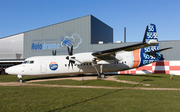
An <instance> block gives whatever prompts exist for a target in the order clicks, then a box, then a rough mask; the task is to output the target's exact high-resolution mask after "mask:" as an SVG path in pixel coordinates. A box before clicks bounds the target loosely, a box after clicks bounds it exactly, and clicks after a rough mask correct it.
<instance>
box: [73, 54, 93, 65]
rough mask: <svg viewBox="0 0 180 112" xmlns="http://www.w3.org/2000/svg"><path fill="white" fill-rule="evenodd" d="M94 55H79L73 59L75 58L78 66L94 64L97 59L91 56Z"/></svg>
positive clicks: (75, 55)
mask: <svg viewBox="0 0 180 112" xmlns="http://www.w3.org/2000/svg"><path fill="white" fill-rule="evenodd" d="M91 54H92V53H91V52H89V53H77V54H74V55H73V57H75V61H76V62H75V63H76V64H81V63H92V62H93V59H94V58H96V57H94V56H93V55H91Z"/></svg>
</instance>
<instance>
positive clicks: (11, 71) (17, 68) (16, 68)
mask: <svg viewBox="0 0 180 112" xmlns="http://www.w3.org/2000/svg"><path fill="white" fill-rule="evenodd" d="M20 69H21V67H20V66H12V67H8V68H6V69H5V72H6V73H7V74H10V75H17V74H19V73H20Z"/></svg>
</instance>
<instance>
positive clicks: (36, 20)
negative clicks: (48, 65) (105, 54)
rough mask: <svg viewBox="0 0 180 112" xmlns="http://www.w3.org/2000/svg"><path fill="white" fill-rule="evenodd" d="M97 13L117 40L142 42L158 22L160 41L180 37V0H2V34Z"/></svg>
mask: <svg viewBox="0 0 180 112" xmlns="http://www.w3.org/2000/svg"><path fill="white" fill-rule="evenodd" d="M90 14H91V15H93V16H95V17H96V18H98V19H99V20H101V21H103V22H104V23H106V24H107V25H109V26H110V27H112V28H113V30H114V32H113V33H114V42H115V41H119V40H121V41H123V40H124V27H126V31H127V40H126V41H127V42H140V41H142V39H143V36H144V32H145V28H146V25H148V24H150V23H154V24H156V28H157V34H158V37H159V40H160V41H164V40H180V36H179V32H180V31H179V30H180V0H0V38H2V37H6V36H10V35H14V34H18V33H21V32H25V31H29V30H32V29H36V28H40V27H44V26H48V25H52V24H55V23H60V22H64V21H67V20H71V19H75V18H78V17H82V16H86V15H90Z"/></svg>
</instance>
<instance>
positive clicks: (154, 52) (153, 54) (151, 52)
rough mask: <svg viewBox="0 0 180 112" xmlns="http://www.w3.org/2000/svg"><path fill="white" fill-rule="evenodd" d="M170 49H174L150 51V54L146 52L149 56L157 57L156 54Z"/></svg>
mask: <svg viewBox="0 0 180 112" xmlns="http://www.w3.org/2000/svg"><path fill="white" fill-rule="evenodd" d="M168 49H172V47H167V48H164V49H159V50H156V51H150V52H146V54H149V55H151V56H154V57H155V56H156V52H161V51H165V50H168Z"/></svg>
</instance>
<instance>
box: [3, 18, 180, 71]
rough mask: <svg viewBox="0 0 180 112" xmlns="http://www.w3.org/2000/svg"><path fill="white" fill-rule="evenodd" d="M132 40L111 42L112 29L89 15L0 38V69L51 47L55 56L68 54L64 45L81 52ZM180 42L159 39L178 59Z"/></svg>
mask: <svg viewBox="0 0 180 112" xmlns="http://www.w3.org/2000/svg"><path fill="white" fill-rule="evenodd" d="M145 27H146V26H145ZM140 33H142V34H143V33H144V32H140ZM138 38H143V37H138ZM160 40H161V39H160ZM135 43H137V42H129V43H113V28H111V27H110V26H108V25H107V24H105V23H103V22H102V21H100V20H99V19H97V18H96V17H94V16H92V15H88V16H84V17H80V18H76V19H72V20H69V21H65V22H61V23H57V24H53V25H50V26H46V27H42V28H38V29H34V30H30V31H26V32H23V33H19V34H16V35H12V36H8V37H4V38H1V39H0V70H1V74H3V72H2V71H3V70H4V69H5V68H6V67H8V66H12V65H15V64H19V63H22V62H23V61H24V59H26V58H28V57H31V56H46V55H52V50H54V49H56V50H57V55H67V54H68V53H67V47H66V46H67V45H71V44H73V46H74V50H73V52H74V53H80V52H94V51H99V50H105V49H111V48H116V47H122V46H126V45H131V44H135ZM179 43H180V40H178V41H177V40H176V41H160V44H159V45H160V49H161V48H166V47H173V49H171V50H168V51H163V52H162V54H163V56H164V58H165V60H180V57H179V52H178V47H179Z"/></svg>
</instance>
